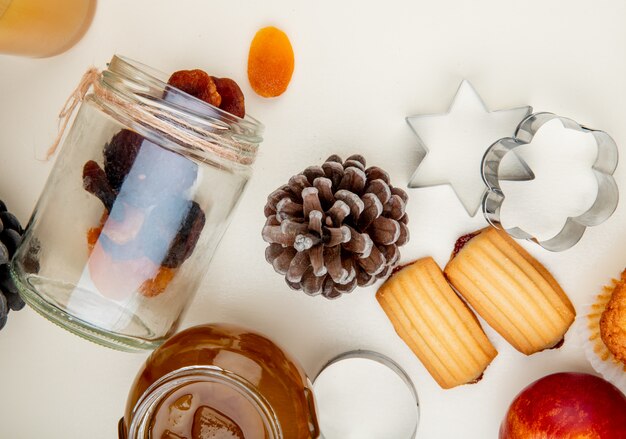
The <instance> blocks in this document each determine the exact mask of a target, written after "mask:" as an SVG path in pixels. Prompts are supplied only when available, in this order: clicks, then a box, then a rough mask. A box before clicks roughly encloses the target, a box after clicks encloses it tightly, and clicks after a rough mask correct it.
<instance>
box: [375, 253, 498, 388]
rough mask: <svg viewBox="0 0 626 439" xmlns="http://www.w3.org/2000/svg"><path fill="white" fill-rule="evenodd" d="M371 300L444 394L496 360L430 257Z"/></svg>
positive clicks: (398, 275) (475, 377) (409, 267)
mask: <svg viewBox="0 0 626 439" xmlns="http://www.w3.org/2000/svg"><path fill="white" fill-rule="evenodd" d="M376 299H377V300H378V302H379V303H380V306H381V307H382V308H383V310H384V311H385V313H386V314H387V316H388V317H389V320H391V323H393V326H394V328H395V330H396V332H397V333H398V335H399V336H400V337H401V338H402V339H403V340H404V342H405V343H406V344H407V345H408V346H409V347H410V348H411V350H412V351H413V352H414V353H415V355H417V357H418V358H419V359H420V360H421V362H422V363H423V364H424V366H425V367H426V369H428V371H429V372H430V374H431V375H432V376H433V378H435V380H436V381H437V382H438V383H439V385H440V386H441V387H443V388H444V389H449V388H451V387H455V386H458V385H461V384H467V383H472V382H476V381H478V380H479V379H480V377H481V376H482V373H483V372H484V370H485V369H486V368H487V366H488V365H489V363H491V360H493V358H494V357H495V356H496V355H497V351H496V349H495V348H494V347H493V345H492V344H491V343H490V342H489V339H488V338H487V336H486V335H485V333H484V332H483V330H482V328H481V327H480V324H479V323H478V320H477V319H476V316H475V315H474V313H473V312H472V311H471V310H470V309H469V308H468V307H467V305H465V303H463V301H462V300H461V299H460V298H459V296H457V295H456V293H455V292H454V291H453V290H452V288H450V285H448V283H447V282H446V280H445V278H444V277H443V273H442V272H441V269H440V268H439V266H438V265H437V263H436V262H435V261H434V260H433V259H432V258H423V259H420V260H417V261H415V262H414V263H412V264H410V265H407V266H405V267H403V268H402V269H401V270H399V271H398V272H397V273H395V274H394V275H393V276H392V277H391V278H389V279H388V280H387V282H385V283H384V284H383V285H382V286H381V287H380V289H379V290H378V292H377V293H376Z"/></svg>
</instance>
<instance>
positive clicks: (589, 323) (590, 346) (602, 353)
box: [576, 280, 626, 393]
mask: <svg viewBox="0 0 626 439" xmlns="http://www.w3.org/2000/svg"><path fill="white" fill-rule="evenodd" d="M616 285H617V281H616V280H613V282H612V284H611V285H610V286H605V287H604V288H603V289H602V293H600V294H599V295H598V296H597V297H596V301H595V302H594V303H592V304H590V305H586V306H585V307H584V308H583V312H582V313H581V314H580V315H579V317H578V318H577V319H576V327H577V331H576V332H577V333H578V335H579V337H580V339H581V340H582V343H583V348H584V352H585V356H586V357H587V360H589V362H590V363H591V366H592V367H593V368H594V369H595V371H596V372H598V373H599V374H600V375H602V377H603V378H604V379H605V380H607V381H608V382H610V383H612V384H613V385H614V386H615V387H617V388H618V389H620V390H621V391H622V392H624V393H626V365H625V364H624V363H622V362H621V361H619V360H618V359H616V358H615V357H614V356H613V354H611V351H609V349H608V348H607V347H606V345H605V344H604V342H603V341H602V337H601V336H600V317H602V312H603V311H604V309H605V308H606V305H607V303H608V302H609V300H610V299H611V295H612V293H613V289H614V288H615V286H616Z"/></svg>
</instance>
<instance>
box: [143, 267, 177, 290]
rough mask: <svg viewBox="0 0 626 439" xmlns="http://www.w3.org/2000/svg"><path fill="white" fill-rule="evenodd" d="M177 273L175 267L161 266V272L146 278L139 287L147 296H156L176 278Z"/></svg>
mask: <svg viewBox="0 0 626 439" xmlns="http://www.w3.org/2000/svg"><path fill="white" fill-rule="evenodd" d="M175 274H176V270H175V269H173V268H166V267H161V268H159V272H158V273H157V275H156V276H155V277H153V278H152V279H148V280H146V281H145V282H144V283H143V284H141V287H140V288H139V292H140V293H141V294H143V295H144V296H146V297H155V296H158V295H159V294H161V293H162V292H163V291H165V289H166V288H167V286H168V285H169V283H170V282H171V281H172V279H173V278H174V275H175Z"/></svg>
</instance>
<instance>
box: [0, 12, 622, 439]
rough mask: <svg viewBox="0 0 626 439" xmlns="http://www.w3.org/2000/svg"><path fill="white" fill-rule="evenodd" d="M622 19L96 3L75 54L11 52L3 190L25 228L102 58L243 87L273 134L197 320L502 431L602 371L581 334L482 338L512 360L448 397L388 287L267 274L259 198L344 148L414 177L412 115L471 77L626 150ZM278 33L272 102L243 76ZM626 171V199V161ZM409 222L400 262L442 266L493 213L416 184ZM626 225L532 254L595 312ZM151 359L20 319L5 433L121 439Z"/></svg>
mask: <svg viewBox="0 0 626 439" xmlns="http://www.w3.org/2000/svg"><path fill="white" fill-rule="evenodd" d="M625 17H626V3H624V2H623V1H619V0H614V1H608V0H603V1H599V2H588V1H582V0H551V1H549V2H546V1H542V0H528V1H525V2H523V3H520V2H518V1H511V0H476V1H472V2H469V1H468V2H465V1H461V0H456V1H453V0H438V1H425V0H417V1H415V0H413V1H409V0H407V1H403V2H400V1H387V2H376V3H374V2H365V1H359V2H357V1H341V2H339V1H316V2H304V1H288V0H284V1H279V0H273V1H263V2H252V1H250V2H244V1H235V0H231V1H228V2H217V1H210V2H209V1H206V0H194V1H191V0H187V1H177V2H170V1H160V2H155V1H151V0H133V1H124V0H105V1H100V3H99V5H98V10H97V13H96V16H95V20H94V22H93V25H92V26H91V29H90V30H89V32H88V33H87V34H86V36H85V38H84V39H83V40H82V41H81V42H80V43H79V44H78V45H77V46H75V47H74V48H72V49H71V50H70V51H68V52H66V53H64V54H62V55H60V56H56V57H53V58H49V59H41V60H31V59H21V58H15V57H7V56H0V198H2V199H4V200H5V201H6V202H7V204H8V206H9V208H10V209H11V210H12V211H14V212H15V213H16V214H17V216H18V217H19V218H20V220H21V221H23V222H24V223H26V222H27V220H28V217H29V215H30V212H31V210H32V208H33V206H34V204H35V202H36V200H37V197H38V196H39V193H40V191H41V189H42V187H43V186H44V184H45V181H46V177H47V175H48V173H49V172H50V169H51V167H52V165H53V162H42V161H39V160H37V157H41V156H42V155H43V151H45V149H46V148H47V147H48V146H49V144H50V142H51V141H52V139H53V138H54V136H55V134H56V114H57V112H58V111H59V109H60V107H61V106H62V104H63V102H64V101H65V99H66V97H67V96H68V95H69V93H70V92H71V90H72V89H73V88H74V86H75V85H76V84H77V82H78V80H79V79H80V76H81V74H82V73H83V71H84V70H85V69H86V68H87V67H88V66H90V65H92V64H93V65H96V66H100V67H104V65H105V63H106V62H107V61H108V60H109V59H110V58H111V55H112V54H114V53H120V54H124V55H126V56H129V57H131V58H135V59H138V60H141V61H143V62H144V63H146V64H149V65H152V66H154V67H157V68H160V69H161V70H164V71H173V70H177V69H181V68H204V69H206V70H208V71H209V72H211V73H212V74H214V75H216V76H230V77H232V78H234V79H236V80H237V81H238V82H239V84H240V85H241V86H242V89H243V91H244V93H245V94H246V98H247V109H248V111H249V112H250V113H251V114H253V115H254V116H256V117H257V118H259V119H260V120H262V121H263V122H264V123H265V125H266V134H265V141H264V142H263V145H262V149H261V153H260V155H259V158H258V161H257V163H256V165H255V168H256V169H255V175H254V177H253V179H252V181H251V182H250V185H249V188H248V190H247V192H246V193H245V195H244V197H243V200H242V202H241V204H240V206H239V208H238V211H237V213H236V214H235V218H234V220H233V222H232V224H231V226H230V228H229V230H228V231H227V233H226V235H225V237H224V239H223V241H222V243H221V245H220V247H219V249H218V251H217V253H216V255H215V258H214V259H213V262H212V264H211V267H210V269H209V271H208V273H207V276H206V279H205V282H204V283H203V285H202V287H201V289H200V291H199V293H198V295H197V296H196V298H195V300H194V302H193V305H192V306H191V309H190V311H189V312H188V314H187V315H186V317H185V318H184V321H183V327H187V326H191V325H194V324H199V323H205V322H236V323H239V324H244V325H247V326H249V327H251V328H255V329H257V330H259V331H262V332H264V333H265V334H267V335H269V336H270V337H271V338H273V339H274V340H276V341H277V342H279V343H280V344H281V345H282V346H284V347H285V348H286V349H287V350H288V351H290V352H291V353H292V354H293V355H295V356H296V357H297V358H298V359H300V361H301V362H302V364H303V365H304V367H305V368H306V370H307V371H308V373H309V374H310V375H314V374H315V373H316V372H317V370H318V369H319V368H320V367H321V366H322V364H323V363H324V362H326V361H327V360H328V359H329V358H331V357H333V356H334V355H336V354H338V353H340V352H343V351H346V350H351V349H355V348H366V349H372V350H376V351H380V352H382V353H384V354H386V355H388V356H390V357H392V358H393V359H395V360H396V361H397V362H398V363H399V364H400V365H402V366H403V367H404V368H405V369H406V370H407V372H408V373H409V375H410V376H411V378H412V379H413V380H414V382H415V385H416V387H417V390H418V392H419V397H420V401H421V406H422V413H421V414H422V417H421V423H420V426H419V434H418V437H419V438H422V439H439V438H461V437H462V438H466V439H471V438H476V439H485V438H493V437H496V435H497V430H498V426H499V424H500V421H501V419H502V417H503V415H504V413H505V411H506V408H507V406H508V404H509V402H510V401H511V399H512V398H513V396H514V395H515V394H517V392H518V391H519V390H520V389H521V388H522V387H524V386H525V385H526V384H528V383H530V382H531V381H533V380H535V379H537V378H539V377H541V376H544V375H546V374H548V373H552V372H557V371H568V370H573V371H588V372H590V371H591V367H590V365H589V364H588V363H587V361H586V360H585V358H584V355H583V353H582V351H581V349H580V346H579V345H578V343H577V341H576V340H575V339H574V338H573V337H568V339H567V342H566V343H565V346H564V347H563V348H561V349H560V350H557V351H548V352H543V353H540V354H536V355H533V356H531V357H525V356H524V355H522V354H520V353H518V352H517V351H515V350H514V349H513V348H511V347H510V346H509V345H508V344H507V343H506V342H505V341H504V340H503V339H502V338H501V337H499V336H498V335H497V334H496V333H495V332H494V331H493V330H491V328H489V327H486V328H485V329H486V331H487V333H488V335H489V337H490V338H491V340H492V341H493V343H494V345H495V346H496V347H497V349H498V351H499V355H498V356H497V358H496V359H495V360H494V362H493V363H492V365H491V366H490V367H489V368H488V370H487V372H486V374H485V377H484V379H483V380H482V381H481V382H480V383H478V384H475V385H469V386H462V387H459V388H456V389H453V390H447V391H444V390H442V389H440V388H439V387H438V386H437V384H436V383H435V382H434V380H433V379H432V378H431V377H430V376H429V375H428V373H427V372H426V370H425V369H424V367H423V366H422V365H421V364H420V362H419V361H418V360H417V359H416V357H415V356H414V355H413V354H412V353H411V352H410V350H409V349H408V348H407V347H406V346H405V345H404V343H403V342H402V341H401V340H400V339H399V338H398V337H397V336H396V335H395V333H394V331H393V329H392V327H391V324H390V323H389V322H388V320H387V318H386V317H385V315H384V313H383V312H382V311H381V310H380V309H379V307H378V305H377V303H376V301H375V299H374V293H375V291H376V287H375V286H374V287H371V288H368V289H363V290H357V291H355V292H354V293H353V294H351V295H350V296H347V297H344V298H342V299H340V300H337V301H327V300H324V299H322V298H310V297H306V296H305V295H304V294H302V293H296V292H292V291H291V290H290V289H289V288H288V287H287V286H286V285H285V283H284V281H283V279H282V278H281V277H280V276H278V275H276V274H275V273H274V272H273V269H272V268H271V266H270V265H268V264H267V263H266V262H265V260H264V256H263V251H264V248H265V245H266V244H265V243H264V242H263V241H262V239H261V237H260V231H261V227H262V225H263V223H264V217H263V206H264V203H265V197H266V196H267V194H268V193H269V192H271V191H272V190H273V189H275V188H276V187H278V186H279V185H281V184H283V183H284V182H285V181H286V180H287V179H288V178H289V177H290V176H291V175H292V174H294V173H296V172H298V171H299V170H301V169H303V168H305V167H306V166H308V165H311V164H318V163H321V162H322V161H323V159H324V158H326V156H328V155H330V154H331V153H339V154H342V155H344V156H347V155H349V154H352V153H357V152H358V153H361V154H363V155H365V156H366V158H367V159H368V160H369V163H371V164H377V165H379V166H381V167H383V168H385V169H387V170H388V171H389V172H390V174H391V175H392V179H393V182H394V183H395V185H398V186H404V185H406V182H407V181H408V179H409V177H410V176H411V174H412V173H413V171H414V168H415V165H416V160H417V158H416V154H415V149H414V138H413V137H412V134H411V132H410V130H409V128H408V127H407V125H406V123H405V121H404V117H405V116H407V115H411V114H416V113H428V112H441V111H444V110H446V108H447V106H448V104H449V102H450V100H451V98H452V96H453V95H454V92H455V90H456V88H457V86H458V84H459V82H460V81H461V79H463V78H467V79H469V80H470V81H472V83H473V85H474V86H475V87H476V89H477V90H478V92H479V93H480V94H481V95H482V97H483V99H484V100H485V102H486V103H487V105H488V106H489V107H490V108H493V109H498V108H510V107H514V106H519V105H525V104H530V105H532V106H534V107H535V109H536V110H547V111H552V112H555V113H557V114H561V115H564V116H569V117H572V118H573V119H575V120H578V121H581V122H584V123H586V124H588V125H590V126H593V127H597V128H600V129H603V130H606V131H608V132H609V133H611V134H612V135H613V137H614V138H615V139H616V141H617V143H618V144H622V145H624V144H626V123H625V121H626V106H625V105H624V103H625V101H626V85H625V84H626V56H625V55H624V53H625V52H624V50H625V47H626V26H624V20H625ZM269 24H273V25H276V26H278V27H281V28H282V29H284V30H285V31H286V32H287V33H288V34H289V36H290V38H291V41H292V44H293V47H294V49H295V54H296V69H295V72H294V76H293V80H292V82H291V85H290V87H289V90H288V91H287V92H286V93H285V94H284V95H283V96H281V97H280V98H278V99H275V100H265V99H262V98H259V97H257V96H256V95H255V94H254V93H253V92H252V90H251V89H250V86H249V84H248V81H247V78H246V62H247V52H248V47H249V43H250V41H251V39H252V37H253V35H254V33H255V32H256V30H257V29H259V28H260V27H262V26H265V25H269ZM622 152H624V150H623V149H622ZM616 178H617V180H618V184H619V185H620V186H621V187H622V189H624V188H626V173H625V172H624V169H623V168H618V171H617V173H616ZM407 211H408V213H409V215H410V218H411V222H410V229H411V233H412V239H411V242H410V243H409V244H408V245H407V246H406V247H405V248H403V249H402V259H403V261H410V260H412V259H415V258H417V257H421V256H426V255H432V256H434V257H435V259H436V260H437V261H438V262H439V263H440V264H442V265H443V264H445V262H446V261H447V258H448V255H449V252H450V250H451V247H452V244H453V242H454V240H455V238H456V237H457V236H458V235H460V234H462V233H465V232H467V231H470V230H472V229H475V228H478V227H481V226H482V225H483V223H484V220H483V219H482V217H481V216H480V214H479V215H477V216H476V217H475V218H468V217H467V215H466V213H465V211H464V209H463V207H462V206H461V204H459V203H458V202H457V201H456V200H455V198H454V196H453V195H452V193H451V192H450V190H449V189H448V188H436V189H432V190H420V191H412V192H411V193H410V203H409V205H408V210H407ZM625 220H626V204H621V205H620V206H619V207H618V210H617V212H616V213H615V215H614V216H613V217H612V218H610V220H609V221H607V222H606V223H604V224H603V225H601V226H599V227H596V228H593V229H591V230H588V232H587V233H586V234H585V236H584V237H583V239H582V241H581V242H580V243H579V244H578V245H577V246H576V247H574V248H573V249H572V250H570V251H567V252H564V253H557V254H551V253H548V252H546V251H543V250H541V249H539V248H538V247H536V246H532V245H527V244H524V245H525V246H526V248H528V249H530V250H531V252H532V253H533V254H534V255H535V256H536V257H538V259H540V260H541V261H542V262H543V263H544V264H545V265H546V266H547V267H548V269H550V270H551V271H552V272H553V274H554V275H555V277H556V278H557V279H558V280H559V281H560V283H561V284H562V286H563V287H564V289H565V290H566V291H567V292H568V294H569V295H570V297H571V298H572V300H573V302H574V303H575V305H576V306H577V307H578V309H581V307H582V305H583V304H584V303H586V302H588V301H589V300H590V299H591V297H592V296H593V294H594V293H595V292H596V291H598V290H599V288H600V287H601V285H603V284H604V283H605V282H607V281H608V279H610V277H612V276H616V275H617V274H618V273H619V272H620V270H621V269H623V268H624V264H625V262H626V247H625V246H624V245H623V243H624V242H625V241H626V228H625V227H624V222H625ZM145 357H146V355H145V354H127V353H121V352H116V351H113V350H109V349H106V348H102V347H99V346H96V345H95V344H91V343H89V342H87V341H84V340H82V339H80V338H78V337H76V336H73V335H70V334H69V333H67V332H65V331H64V330H62V329H60V328H59V327H57V326H55V325H53V324H51V323H49V322H48V321H46V320H45V319H43V318H41V317H40V316H39V315H37V314H36V313H34V312H33V311H32V310H30V309H24V310H23V311H21V312H19V313H11V315H10V316H9V322H8V324H7V326H6V327H5V328H4V329H3V330H2V331H1V332H0V437H2V438H11V439H30V438H44V437H45V438H81V439H82V438H90V439H100V438H102V439H104V438H113V437H116V425H117V421H118V419H119V417H120V416H121V415H122V411H123V408H124V404H125V400H126V395H127V392H128V390H129V387H130V384H131V381H132V380H133V378H134V375H135V373H136V371H137V370H138V368H139V366H140V364H141V363H142V362H143V361H144V359H145ZM381 439H396V438H381Z"/></svg>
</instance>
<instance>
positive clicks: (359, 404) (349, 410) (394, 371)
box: [313, 350, 420, 439]
mask: <svg viewBox="0 0 626 439" xmlns="http://www.w3.org/2000/svg"><path fill="white" fill-rule="evenodd" d="M313 393H314V394H315V399H316V403H317V407H318V420H319V426H320V433H321V436H320V438H321V439H380V438H381V437H393V439H414V438H415V437H416V435H417V426H418V424H419V420H420V405H419V400H418V397H417V391H416V390H415V386H414V385H413V382H412V381H411V379H410V378H409V376H408V375H407V374H406V372H405V371H404V370H403V369H402V368H401V367H400V366H399V365H398V364H397V363H396V362H395V361H393V360H391V359H390V358H388V357H386V356H384V355H382V354H379V353H377V352H373V351H368V350H354V351H350V352H346V353H343V354H340V355H338V356H336V357H335V358H333V359H332V360H330V361H329V362H328V363H326V365H325V366H324V367H322V369H321V370H320V372H319V373H318V374H317V376H316V377H315V380H314V383H313ZM388 435H389V436H388Z"/></svg>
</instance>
